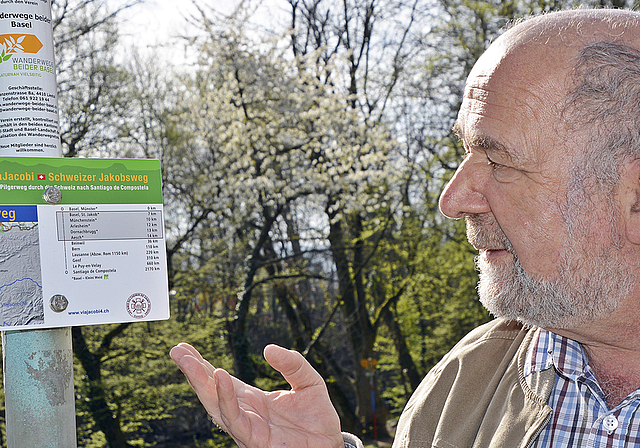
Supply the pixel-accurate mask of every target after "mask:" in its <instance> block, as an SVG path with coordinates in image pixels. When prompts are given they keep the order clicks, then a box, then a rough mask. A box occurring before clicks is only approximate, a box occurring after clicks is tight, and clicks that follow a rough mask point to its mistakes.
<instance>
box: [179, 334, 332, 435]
mask: <svg viewBox="0 0 640 448" xmlns="http://www.w3.org/2000/svg"><path fill="white" fill-rule="evenodd" d="M171 356H172V358H173V359H174V361H175V362H176V363H177V364H178V366H179V367H180V368H181V369H182V371H183V372H184V373H185V375H186V376H187V378H188V379H189V382H190V383H191V386H192V387H193V389H194V390H195V391H196V393H197V394H198V397H199V398H200V401H201V402H202V404H203V405H204V406H205V408H206V410H207V411H208V412H209V414H210V415H211V416H212V418H213V419H214V420H215V422H216V423H217V424H219V425H220V427H221V428H222V429H223V430H225V431H226V432H228V433H229V434H230V435H231V436H232V437H233V438H234V440H235V441H236V443H238V445H239V446H240V447H252V448H254V447H255V448H258V447H259V448H263V447H264V448H267V447H276V446H278V447H282V446H284V445H285V444H287V445H289V446H296V447H314V448H319V447H338V446H344V445H343V443H342V437H341V435H340V421H339V419H338V416H337V414H336V411H335V409H334V408H333V406H332V405H331V401H330V399H329V395H328V393H327V389H326V386H325V384H324V381H323V380H322V378H321V377H320V375H319V374H318V373H317V372H316V371H315V370H313V368H312V367H311V366H310V365H309V364H308V363H307V362H306V361H305V360H304V359H303V358H302V356H301V355H300V354H298V353H295V352H289V351H287V350H284V349H282V348H279V347H275V346H271V347H268V348H267V349H266V350H265V357H266V358H267V360H268V361H269V363H270V364H272V366H273V367H274V368H276V369H277V370H279V371H280V372H281V373H282V374H283V375H284V377H285V379H287V381H288V382H289V383H290V384H291V385H292V390H290V391H277V392H264V391H262V390H260V389H257V388H255V387H252V386H249V385H247V384H245V383H243V382H242V381H240V380H238V379H236V378H233V377H231V376H230V375H229V374H228V373H227V372H226V371H224V370H222V369H215V368H214V367H213V366H211V364H209V363H208V362H207V361H206V360H204V359H203V358H202V357H201V356H200V354H199V353H198V352H197V351H196V350H195V349H194V348H193V347H191V346H188V345H186V344H181V345H179V346H178V347H176V348H174V349H173V350H172V352H171Z"/></svg>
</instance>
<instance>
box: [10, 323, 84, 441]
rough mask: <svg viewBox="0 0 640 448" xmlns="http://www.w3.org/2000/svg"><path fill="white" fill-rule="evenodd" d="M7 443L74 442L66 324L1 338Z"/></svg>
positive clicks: (68, 339)
mask: <svg viewBox="0 0 640 448" xmlns="http://www.w3.org/2000/svg"><path fill="white" fill-rule="evenodd" d="M2 353H3V372H4V390H5V407H6V423H7V448H27V447H34V448H35V447H38V448H72V447H75V446H76V421H75V401H74V392H73V351H72V348H71V329H70V328H53V329H49V330H27V331H6V332H3V338H2Z"/></svg>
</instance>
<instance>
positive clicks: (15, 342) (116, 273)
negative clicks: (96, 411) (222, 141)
mask: <svg viewBox="0 0 640 448" xmlns="http://www.w3.org/2000/svg"><path fill="white" fill-rule="evenodd" d="M53 53H54V52H53V32H52V27H51V0H7V1H4V0H3V1H0V330H3V331H2V354H3V377H4V389H5V404H6V424H7V447H8V448H25V447H38V448H73V447H75V446H76V427H75V404H74V402H75V397H74V384H73V352H72V347H71V329H70V327H71V326H75V325H89V324H101V323H115V322H135V321H142V320H156V319H167V318H168V317H169V298H168V291H167V272H166V260H165V249H164V248H165V244H164V223H163V208H162V192H161V184H160V166H159V162H157V161H150V160H100V159H98V160H92V159H63V158H60V157H61V148H60V138H59V119H58V107H57V106H58V105H57V95H56V91H57V85H56V75H55V63H54V55H53Z"/></svg>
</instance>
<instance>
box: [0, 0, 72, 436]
mask: <svg viewBox="0 0 640 448" xmlns="http://www.w3.org/2000/svg"><path fill="white" fill-rule="evenodd" d="M0 11H1V12H3V13H5V14H2V16H0V46H1V47H2V51H1V53H0V72H1V73H2V75H3V76H2V78H1V81H0V93H2V94H3V101H5V100H8V99H10V98H11V101H13V104H12V105H11V107H6V108H4V109H3V110H2V111H1V112H0V118H4V119H5V120H3V121H2V123H7V125H6V126H7V127H6V128H3V126H5V124H2V123H0V130H2V131H3V135H5V136H6V137H4V138H2V141H0V143H2V145H0V155H3V156H22V157H25V156H26V157H43V156H44V157H61V150H60V138H59V134H58V135H57V138H56V137H55V136H51V135H49V136H44V137H43V136H42V135H39V136H33V135H29V134H28V133H27V132H26V131H25V130H24V129H20V128H19V127H18V126H14V127H13V128H11V126H12V124H11V123H15V122H18V123H20V124H19V126H22V123H29V122H30V121H31V122H32V123H33V122H35V121H36V120H38V123H42V122H43V121H45V120H46V122H47V123H53V122H55V123H56V125H57V124H58V122H59V120H58V109H57V96H56V95H57V92H56V90H57V89H56V79H55V63H54V52H53V29H52V21H51V1H50V0H49V1H46V0H45V1H42V0H40V1H38V2H26V3H22V2H21V4H18V3H14V2H11V3H5V4H3V5H2V6H1V7H0ZM34 92H35V93H34ZM16 99H17V100H18V101H16ZM9 118H11V120H9ZM32 120H33V121H32ZM19 300H20V298H19V297H17V298H16V302H18V301H19ZM47 302H48V301H47V300H44V303H45V306H46V304H47ZM2 361H3V377H4V391H5V407H6V425H7V448H31V447H34V448H35V447H38V448H74V447H76V446H77V442H76V438H77V437H76V423H75V400H74V384H73V351H72V345H71V329H70V328H54V329H45V330H24V331H22V330H21V331H4V332H2Z"/></svg>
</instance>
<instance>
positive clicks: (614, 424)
mask: <svg viewBox="0 0 640 448" xmlns="http://www.w3.org/2000/svg"><path fill="white" fill-rule="evenodd" d="M602 425H603V426H604V429H606V430H607V431H609V434H611V433H612V432H613V431H615V430H616V429H617V428H618V419H617V418H616V416H615V415H608V416H606V417H605V418H604V420H603V421H602Z"/></svg>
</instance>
